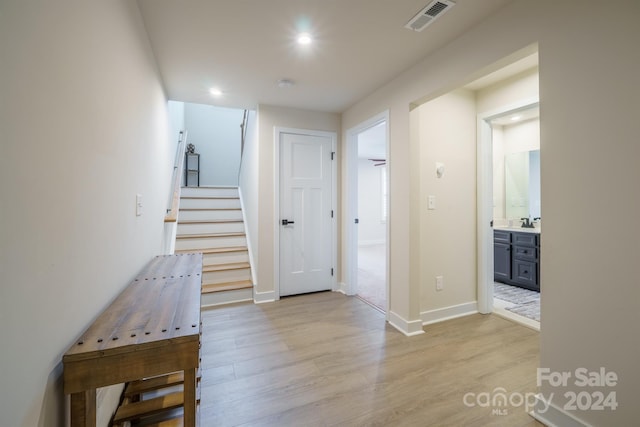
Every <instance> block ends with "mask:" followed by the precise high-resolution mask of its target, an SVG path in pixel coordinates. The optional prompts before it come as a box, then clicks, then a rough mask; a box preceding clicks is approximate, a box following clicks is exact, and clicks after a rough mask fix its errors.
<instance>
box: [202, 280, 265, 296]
mask: <svg viewBox="0 0 640 427" xmlns="http://www.w3.org/2000/svg"><path fill="white" fill-rule="evenodd" d="M252 287H253V282H252V281H251V280H240V281H237V282H225V283H205V284H203V285H202V293H203V294H210V293H214V292H223V291H235V290H237V289H248V288H252Z"/></svg>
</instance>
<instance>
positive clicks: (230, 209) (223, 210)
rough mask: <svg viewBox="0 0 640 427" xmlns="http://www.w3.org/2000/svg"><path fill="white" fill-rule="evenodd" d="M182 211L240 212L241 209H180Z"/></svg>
mask: <svg viewBox="0 0 640 427" xmlns="http://www.w3.org/2000/svg"><path fill="white" fill-rule="evenodd" d="M179 210H181V211H240V210H242V209H240V208H180V209H179Z"/></svg>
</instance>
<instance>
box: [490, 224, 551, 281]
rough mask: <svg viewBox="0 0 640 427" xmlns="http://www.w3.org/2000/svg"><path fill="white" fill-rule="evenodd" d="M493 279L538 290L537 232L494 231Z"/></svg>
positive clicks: (538, 239) (538, 246)
mask: <svg viewBox="0 0 640 427" xmlns="http://www.w3.org/2000/svg"><path fill="white" fill-rule="evenodd" d="M493 280H495V281H496V282H501V283H506V284H508V285H514V286H519V287H521V288H526V289H530V290H532V291H538V292H539V291H540V234H539V233H528V232H518V231H511V230H504V229H500V230H493Z"/></svg>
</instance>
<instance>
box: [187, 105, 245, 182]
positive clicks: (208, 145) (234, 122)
mask: <svg viewBox="0 0 640 427" xmlns="http://www.w3.org/2000/svg"><path fill="white" fill-rule="evenodd" d="M242 114H243V110H238V109H235V108H223V107H216V106H213V105H202V104H191V103H186V104H185V110H184V117H185V127H186V128H187V130H188V132H189V141H188V142H189V143H191V144H194V145H195V146H196V153H199V154H200V185H201V186H206V185H223V186H226V185H229V186H237V185H238V168H239V167H240V125H241V124H242Z"/></svg>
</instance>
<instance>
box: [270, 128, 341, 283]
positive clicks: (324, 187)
mask: <svg viewBox="0 0 640 427" xmlns="http://www.w3.org/2000/svg"><path fill="white" fill-rule="evenodd" d="M332 145H333V144H332V138H331V137H329V136H317V135H304V134H298V133H281V134H280V156H281V160H280V254H279V255H280V296H285V295H295V294H303V293H308V292H316V291H324V290H329V289H331V287H332V273H333V271H332V267H333V266H332V244H333V243H332V221H333V219H332V211H331V209H332V206H331V202H332V193H331V191H332V187H333V183H332V167H331V162H332V161H333V160H332V158H333V155H332V148H333V147H332Z"/></svg>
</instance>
